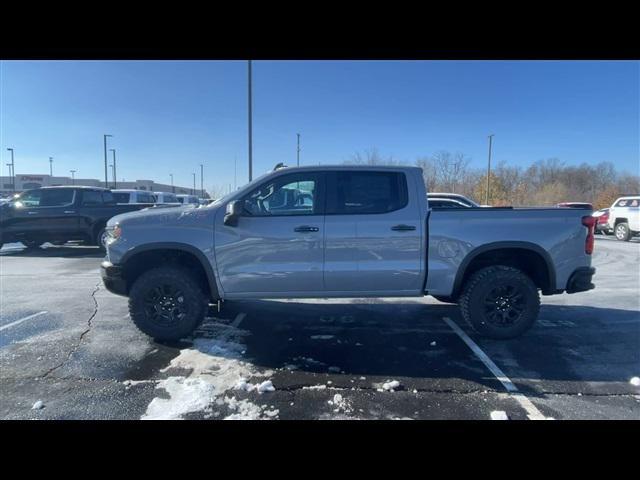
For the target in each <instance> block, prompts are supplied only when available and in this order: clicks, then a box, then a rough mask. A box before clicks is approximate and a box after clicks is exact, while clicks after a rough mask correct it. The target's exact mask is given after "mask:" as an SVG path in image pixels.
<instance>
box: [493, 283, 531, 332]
mask: <svg viewBox="0 0 640 480" xmlns="http://www.w3.org/2000/svg"><path fill="white" fill-rule="evenodd" d="M526 306H527V302H526V300H525V296H524V292H523V291H522V290H521V289H520V287H519V286H517V285H513V284H507V285H499V286H496V287H494V288H492V289H491V290H490V291H489V294H488V295H487V296H486V298H485V300H484V315H485V318H486V319H487V321H488V322H489V323H491V324H492V325H495V326H497V327H503V328H506V327H512V326H513V325H515V324H516V323H518V322H519V321H520V319H521V318H522V316H523V315H524V312H525V310H526Z"/></svg>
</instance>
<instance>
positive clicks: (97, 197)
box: [82, 190, 103, 207]
mask: <svg viewBox="0 0 640 480" xmlns="http://www.w3.org/2000/svg"><path fill="white" fill-rule="evenodd" d="M102 204H103V200H102V192H98V191H96V190H84V191H83V192H82V205H83V206H85V207H95V206H98V205H102Z"/></svg>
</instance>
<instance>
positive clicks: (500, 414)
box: [491, 410, 509, 420]
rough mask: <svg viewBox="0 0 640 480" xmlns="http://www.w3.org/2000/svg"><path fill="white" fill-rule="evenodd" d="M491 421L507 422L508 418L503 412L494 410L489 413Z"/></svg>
mask: <svg viewBox="0 0 640 480" xmlns="http://www.w3.org/2000/svg"><path fill="white" fill-rule="evenodd" d="M491 420H509V416H508V415H507V412H505V411H503V410H494V411H493V412H491Z"/></svg>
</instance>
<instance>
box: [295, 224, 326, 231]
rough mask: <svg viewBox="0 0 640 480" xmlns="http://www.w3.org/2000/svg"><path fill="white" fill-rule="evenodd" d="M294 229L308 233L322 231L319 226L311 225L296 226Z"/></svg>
mask: <svg viewBox="0 0 640 480" xmlns="http://www.w3.org/2000/svg"><path fill="white" fill-rule="evenodd" d="M293 231H294V232H302V233H308V232H318V231H320V229H319V228H318V227H310V226H309V225H300V226H299V227H296V228H294V229H293Z"/></svg>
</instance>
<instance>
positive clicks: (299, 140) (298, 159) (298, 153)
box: [296, 133, 300, 166]
mask: <svg viewBox="0 0 640 480" xmlns="http://www.w3.org/2000/svg"><path fill="white" fill-rule="evenodd" d="M296 135H298V166H300V134H299V133H297V134H296Z"/></svg>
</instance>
